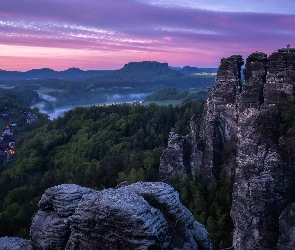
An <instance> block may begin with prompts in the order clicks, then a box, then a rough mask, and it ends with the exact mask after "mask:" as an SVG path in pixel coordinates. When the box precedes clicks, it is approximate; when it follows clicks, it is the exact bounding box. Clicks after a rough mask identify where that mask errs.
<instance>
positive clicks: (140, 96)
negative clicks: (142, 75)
mask: <svg viewBox="0 0 295 250" xmlns="http://www.w3.org/2000/svg"><path fill="white" fill-rule="evenodd" d="M148 94H149V93H132V94H112V95H104V96H103V98H101V99H100V100H98V101H97V102H95V103H86V104H85V103H83V104H80V103H79V102H77V103H75V104H69V105H64V106H57V105H56V102H57V99H56V98H55V97H53V96H50V95H48V94H43V93H42V94H41V93H39V96H40V98H41V99H43V100H44V101H42V102H38V103H36V104H35V105H33V106H32V107H31V108H34V107H37V108H38V109H39V110H40V112H42V113H45V114H47V115H48V116H49V118H50V120H53V119H56V118H58V117H62V116H63V115H64V114H65V112H67V111H69V110H71V109H74V108H76V107H87V106H92V105H104V104H115V103H129V102H136V101H143V100H144V98H145V97H146V96H147V95H148ZM101 100H106V101H101Z"/></svg>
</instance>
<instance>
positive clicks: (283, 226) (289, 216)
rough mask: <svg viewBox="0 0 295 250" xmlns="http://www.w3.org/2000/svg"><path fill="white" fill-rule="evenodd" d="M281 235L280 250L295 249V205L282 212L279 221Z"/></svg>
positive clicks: (278, 247)
mask: <svg viewBox="0 0 295 250" xmlns="http://www.w3.org/2000/svg"><path fill="white" fill-rule="evenodd" d="M279 226H280V232H281V235H280V237H279V241H278V246H277V249H278V250H293V249H295V204H294V203H293V204H291V205H289V206H288V207H287V208H286V209H284V211H283V212H282V214H281V216H280V219H279Z"/></svg>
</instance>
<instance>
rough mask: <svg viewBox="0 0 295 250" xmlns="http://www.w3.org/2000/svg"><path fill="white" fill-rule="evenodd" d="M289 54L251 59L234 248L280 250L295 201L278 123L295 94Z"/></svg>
mask: <svg viewBox="0 0 295 250" xmlns="http://www.w3.org/2000/svg"><path fill="white" fill-rule="evenodd" d="M290 53H291V52H287V51H284V50H281V51H278V52H275V53H273V54H272V55H271V56H269V57H268V58H267V56H266V55H265V54H264V53H253V54H251V55H250V56H249V58H248V59H247V63H246V67H245V83H244V85H243V90H242V92H241V96H240V100H239V119H238V144H237V157H236V162H237V167H236V171H235V183H234V189H233V202H232V210H231V216H232V219H233V222H234V225H235V229H234V237H233V245H234V248H235V249H276V245H277V241H278V238H279V235H280V233H279V227H278V221H279V216H280V214H281V212H282V211H283V209H284V208H285V207H286V206H287V205H288V204H290V203H291V202H292V201H293V199H294V198H293V195H292V194H291V193H290V190H292V187H293V186H294V181H295V179H294V176H295V175H294V166H291V165H289V160H288V159H287V158H285V157H284V154H283V153H282V152H283V151H284V148H283V147H282V143H281V142H282V137H283V134H282V132H281V130H280V124H279V121H280V113H281V112H282V111H283V110H282V109H283V106H284V105H283V104H284V102H285V101H286V100H287V98H288V97H289V96H293V95H294V91H293V88H294V87H293V84H294V83H295V82H293V83H292V81H291V80H290V78H292V76H294V63H295V61H294V55H290ZM290 59H291V60H290Z"/></svg>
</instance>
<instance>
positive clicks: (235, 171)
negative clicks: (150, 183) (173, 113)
mask: <svg viewBox="0 0 295 250" xmlns="http://www.w3.org/2000/svg"><path fill="white" fill-rule="evenodd" d="M243 63H244V62H243V59H242V57H241V56H239V55H234V56H231V57H228V58H224V59H222V60H221V65H220V67H219V70H218V73H217V78H216V83H215V85H214V86H213V88H212V89H211V90H210V94H209V98H208V100H207V102H206V104H205V109H204V115H203V119H202V124H201V126H200V129H199V131H194V135H195V137H188V136H186V137H181V136H178V135H176V134H173V135H172V136H173V138H177V141H178V143H177V142H176V140H174V142H175V143H172V144H171V143H169V145H168V146H169V147H168V149H167V150H170V151H171V152H170V154H171V155H172V156H173V157H174V160H173V162H169V164H170V165H169V170H171V171H169V174H168V175H167V174H166V173H165V170H166V169H165V162H167V161H165V154H167V150H166V151H164V153H163V155H162V157H161V166H160V173H161V175H162V176H163V177H162V178H163V179H165V178H166V180H167V179H169V176H171V175H172V174H173V171H172V169H176V170H178V173H181V174H182V176H183V178H186V177H189V176H190V175H188V173H191V172H192V171H194V170H195V169H200V173H201V174H202V176H203V179H204V180H207V181H209V180H210V179H212V178H213V177H214V178H218V175H219V173H220V171H221V170H225V172H226V174H227V176H228V177H233V178H234V186H233V194H232V198H233V199H232V209H231V217H232V220H233V222H234V226H235V227H234V234H233V246H234V249H295V246H294V240H291V239H292V237H291V236H292V235H293V234H292V232H288V230H293V229H294V227H295V224H292V220H291V222H288V223H287V221H286V218H293V217H292V214H291V211H293V210H292V209H291V208H292V207H291V208H290V207H289V209H287V207H288V206H291V205H290V204H292V203H293V202H294V200H295V196H294V193H293V191H292V190H294V187H295V172H294V169H295V162H294V159H295V152H294V149H292V145H293V144H292V143H291V142H290V140H292V139H290V138H289V136H288V133H287V132H286V131H285V129H284V128H285V127H284V126H285V125H284V115H285V113H284V112H285V111H286V106H288V105H287V104H288V101H289V98H292V97H294V86H295V49H290V48H288V49H280V50H278V51H276V52H274V53H273V54H271V55H270V56H269V57H267V55H266V54H265V53H262V52H256V53H253V54H251V55H250V56H249V57H248V58H247V60H246V65H245V70H244V78H245V79H244V82H243V83H242V82H241V74H240V72H241V66H242V65H243ZM291 123H292V124H291V125H294V121H293V122H291ZM196 136H197V137H198V140H195V139H194V140H192V138H196ZM171 138H172V137H171ZM293 139H294V138H293ZM171 141H173V140H171ZM184 142H185V143H184ZM184 145H187V146H186V147H184ZM290 145H291V146H290ZM183 148H185V150H183ZM228 148H231V150H228ZM196 149H197V150H196ZM173 150H174V151H173ZM172 151H173V152H172ZM184 151H186V152H191V153H190V155H189V156H188V158H185V157H183V156H184V153H183V152H184ZM179 152H181V153H179ZM196 152H197V155H198V159H201V160H199V161H189V160H188V159H192V158H194V157H195V156H196ZM228 152H230V153H228ZM226 153H227V155H226ZM173 154H174V155H173ZM225 155H226V157H225ZM187 162H188V163H187ZM183 166H185V167H183ZM183 169H185V171H183ZM283 211H284V212H283Z"/></svg>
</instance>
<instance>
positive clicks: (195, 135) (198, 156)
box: [159, 115, 203, 182]
mask: <svg viewBox="0 0 295 250" xmlns="http://www.w3.org/2000/svg"><path fill="white" fill-rule="evenodd" d="M200 126H201V118H200V117H198V116H197V115H194V116H193V117H192V119H191V121H190V134H189V135H187V136H180V135H178V134H176V133H175V132H170V134H169V138H168V147H167V148H166V149H165V150H164V152H163V153H162V155H161V158H160V166H159V172H160V179H161V180H162V181H166V182H169V180H170V179H171V178H172V177H173V175H175V174H177V175H178V176H180V177H181V178H194V172H195V170H196V169H198V170H200V166H201V164H202V161H203V141H202V139H201V137H200V134H199V132H200Z"/></svg>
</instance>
